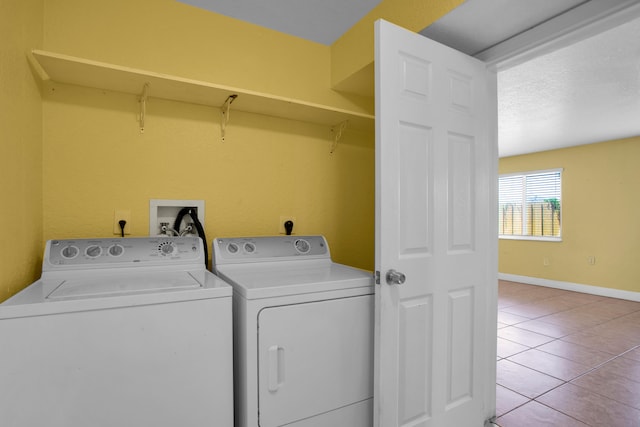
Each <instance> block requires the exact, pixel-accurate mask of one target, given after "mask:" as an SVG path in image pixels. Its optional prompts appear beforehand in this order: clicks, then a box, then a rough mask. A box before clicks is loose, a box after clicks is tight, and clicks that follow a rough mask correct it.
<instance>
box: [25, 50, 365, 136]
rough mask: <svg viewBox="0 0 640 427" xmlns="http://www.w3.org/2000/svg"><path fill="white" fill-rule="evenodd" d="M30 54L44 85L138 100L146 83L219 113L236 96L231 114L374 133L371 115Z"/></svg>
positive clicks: (161, 94) (154, 91) (158, 93)
mask: <svg viewBox="0 0 640 427" xmlns="http://www.w3.org/2000/svg"><path fill="white" fill-rule="evenodd" d="M31 53H32V56H33V59H34V60H35V61H36V62H37V64H39V67H40V68H41V70H40V72H41V75H42V78H43V79H44V80H47V79H50V80H52V81H54V82H58V83H68V84H75V85H80V86H87V87H92V88H98V89H106V90H112V91H116V92H123V93H129V94H135V95H138V96H140V95H141V94H142V93H143V88H144V86H145V84H147V83H148V89H147V91H146V95H147V96H148V97H150V98H162V99H168V100H173V101H182V102H188V103H192V104H201V105H207V106H213V107H218V108H219V107H221V106H222V105H223V104H224V103H225V101H226V100H227V98H228V97H229V96H230V95H233V94H237V95H238V97H237V98H236V99H235V101H234V102H233V109H234V110H236V111H244V112H248V113H256V114H264V115H267V116H273V117H281V118H285V119H291V120H299V121H304V122H310V123H317V124H324V125H327V126H330V127H333V126H335V125H336V124H339V123H341V122H344V121H345V120H348V121H349V127H350V128H354V129H360V130H373V128H374V123H375V120H374V119H375V117H374V116H373V115H370V114H364V113H359V112H355V111H349V110H344V109H339V108H334V107H330V106H326V105H321V104H314V103H310V102H305V101H301V100H296V99H291V98H285V97H280V96H275V95H270V94H265V93H259V92H255V91H251V90H245V89H238V88H234V87H230V86H224V85H218V84H214V83H210V82H204V81H199V80H191V79H186V78H182V77H178V76H172V75H168V74H161V73H155V72H152V71H147V70H140V69H136V68H129V67H124V66H120V65H114V64H108V63H104V62H97V61H91V60H87V59H83V58H77V57H73V56H68V55H62V54H58V53H53V52H47V51H42V50H33V51H32V52H31Z"/></svg>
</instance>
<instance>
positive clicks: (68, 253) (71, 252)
mask: <svg viewBox="0 0 640 427" xmlns="http://www.w3.org/2000/svg"><path fill="white" fill-rule="evenodd" d="M78 252H80V251H79V250H78V247H77V246H72V245H70V246H65V247H64V248H62V251H61V254H62V256H63V257H65V258H67V259H71V258H75V257H77V256H78Z"/></svg>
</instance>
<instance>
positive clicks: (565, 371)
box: [496, 281, 640, 427]
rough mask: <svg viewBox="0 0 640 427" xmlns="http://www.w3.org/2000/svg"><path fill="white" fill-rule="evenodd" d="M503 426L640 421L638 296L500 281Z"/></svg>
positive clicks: (635, 426) (619, 425) (616, 425)
mask: <svg viewBox="0 0 640 427" xmlns="http://www.w3.org/2000/svg"><path fill="white" fill-rule="evenodd" d="M497 368H498V369H497V384H496V395H497V399H496V405H497V417H498V418H497V421H496V423H497V424H498V425H500V426H502V427H530V426H531V427H533V426H535V427H542V426H558V427H573V426H581V427H584V426H592V427H596V426H598V427H600V426H606V427H627V426H629V427H640V302H633V301H626V300H619V299H614V298H606V297H600V296H595V295H589V294H582V293H578V292H570V291H563V290H559V289H552V288H545V287H541V286H532V285H525V284H522V283H515V282H507V281H500V284H499V300H498V362H497Z"/></svg>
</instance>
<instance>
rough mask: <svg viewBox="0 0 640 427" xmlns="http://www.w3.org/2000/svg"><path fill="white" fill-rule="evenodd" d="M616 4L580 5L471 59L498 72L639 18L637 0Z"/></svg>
mask: <svg viewBox="0 0 640 427" xmlns="http://www.w3.org/2000/svg"><path fill="white" fill-rule="evenodd" d="M616 1H617V2H618V4H617V5H615V6H613V7H612V6H610V3H609V4H606V5H605V4H604V3H602V2H593V1H590V2H587V3H584V4H581V5H580V6H576V7H575V8H573V9H571V10H569V11H567V12H565V13H562V14H560V15H558V16H556V17H554V18H552V19H550V20H548V21H545V22H543V23H541V24H539V25H537V26H535V27H533V28H531V29H529V30H527V31H524V32H522V33H520V34H518V35H517V36H515V37H512V38H510V39H508V40H505V41H503V42H501V43H498V44H497V45H495V46H493V47H490V48H488V49H486V50H484V51H482V52H480V53H478V54H476V55H474V57H475V58H477V59H479V60H481V61H484V62H485V63H486V64H487V66H488V67H490V68H491V67H493V68H495V70H496V71H497V72H500V71H502V70H506V69H508V68H511V67H515V66H516V65H520V64H522V63H524V62H527V61H530V60H532V59H534V58H537V57H539V56H542V55H546V54H548V53H551V52H555V51H556V50H558V49H561V48H563V47H566V46H569V45H571V44H573V43H576V42H579V41H581V40H585V39H587V38H589V37H591V36H594V35H596V34H599V33H601V32H603V31H607V30H610V29H612V28H615V27H617V26H619V25H622V24H624V23H626V22H629V21H632V20H634V19H637V18H640V3H638V1H637V0H616ZM444 43H445V44H446V42H444Z"/></svg>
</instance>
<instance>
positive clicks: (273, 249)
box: [213, 236, 330, 264]
mask: <svg viewBox="0 0 640 427" xmlns="http://www.w3.org/2000/svg"><path fill="white" fill-rule="evenodd" d="M213 258H214V263H217V264H224V263H241V262H256V261H281V260H285V259H309V258H314V259H315V258H330V254H329V245H328V244H327V241H326V240H325V238H324V237H323V236H269V237H229V238H217V239H214V241H213Z"/></svg>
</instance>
